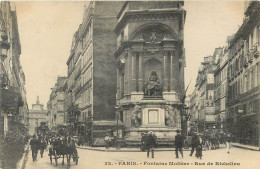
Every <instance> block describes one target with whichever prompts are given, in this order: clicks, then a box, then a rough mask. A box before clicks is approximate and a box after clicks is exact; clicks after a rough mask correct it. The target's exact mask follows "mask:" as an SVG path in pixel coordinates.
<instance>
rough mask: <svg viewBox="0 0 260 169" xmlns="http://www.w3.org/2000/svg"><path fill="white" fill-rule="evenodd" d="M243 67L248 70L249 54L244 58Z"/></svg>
mask: <svg viewBox="0 0 260 169" xmlns="http://www.w3.org/2000/svg"><path fill="white" fill-rule="evenodd" d="M243 66H244V67H245V68H246V67H247V66H248V54H246V56H245V57H244V61H243Z"/></svg>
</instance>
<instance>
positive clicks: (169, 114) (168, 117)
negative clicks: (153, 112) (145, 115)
mask: <svg viewBox="0 0 260 169" xmlns="http://www.w3.org/2000/svg"><path fill="white" fill-rule="evenodd" d="M176 116H177V115H176V111H174V110H173V107H172V106H165V125H166V126H168V127H176V124H177V119H176V118H177V117H176Z"/></svg>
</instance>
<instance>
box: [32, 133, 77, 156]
mask: <svg viewBox="0 0 260 169" xmlns="http://www.w3.org/2000/svg"><path fill="white" fill-rule="evenodd" d="M60 145H64V146H63V148H64V149H66V150H64V151H67V152H71V151H73V150H71V151H70V150H69V149H75V148H76V144H75V139H74V138H73V137H72V136H68V135H66V136H62V135H60V134H51V135H46V136H42V135H37V136H36V135H33V138H32V139H31V140H30V146H31V151H32V159H33V161H37V155H38V151H40V155H41V158H43V154H44V150H46V151H48V150H49V153H50V149H53V148H55V147H56V148H58V147H62V146H60ZM49 155H50V154H49Z"/></svg>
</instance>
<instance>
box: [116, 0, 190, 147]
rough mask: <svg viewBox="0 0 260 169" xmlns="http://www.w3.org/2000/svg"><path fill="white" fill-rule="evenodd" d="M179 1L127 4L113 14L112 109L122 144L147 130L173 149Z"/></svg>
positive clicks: (179, 96) (178, 106) (178, 100)
mask: <svg viewBox="0 0 260 169" xmlns="http://www.w3.org/2000/svg"><path fill="white" fill-rule="evenodd" d="M183 5H184V2H180V1H149V2H146V1H136V2H134V1H129V2H125V3H124V6H123V7H122V9H121V11H120V12H119V14H118V23H117V26H116V28H115V32H116V35H117V51H116V53H115V57H116V59H117V105H118V110H117V111H118V112H119V113H118V114H119V116H120V119H121V121H122V122H123V124H124V126H125V128H126V130H125V134H126V135H125V139H126V141H127V143H128V144H139V143H140V139H141V133H142V132H147V131H153V132H154V133H155V134H156V135H157V138H158V143H159V144H173V143H174V136H175V134H176V130H178V129H181V123H182V120H181V117H180V116H181V110H182V105H183V96H184V67H185V52H184V46H183V30H184V23H185V16H186V11H185V10H184V9H183V8H182V6H183Z"/></svg>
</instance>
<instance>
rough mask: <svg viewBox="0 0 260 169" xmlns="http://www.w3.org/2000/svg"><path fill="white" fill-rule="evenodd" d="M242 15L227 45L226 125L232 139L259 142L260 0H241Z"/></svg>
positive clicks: (259, 144)
mask: <svg viewBox="0 0 260 169" xmlns="http://www.w3.org/2000/svg"><path fill="white" fill-rule="evenodd" d="M244 15H245V18H244V21H243V24H242V26H241V27H240V28H239V30H238V31H237V32H236V33H235V35H234V37H233V38H232V39H231V40H230V44H229V46H228V51H229V53H230V54H229V58H228V59H229V64H228V70H229V71H228V97H227V107H228V112H227V124H228V126H227V129H228V131H229V132H230V133H232V135H233V136H234V138H235V141H237V142H239V143H242V144H248V145H254V146H260V134H259V133H260V125H259V124H260V108H259V104H260V59H259V50H260V2H259V1H247V2H245V12H244Z"/></svg>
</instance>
